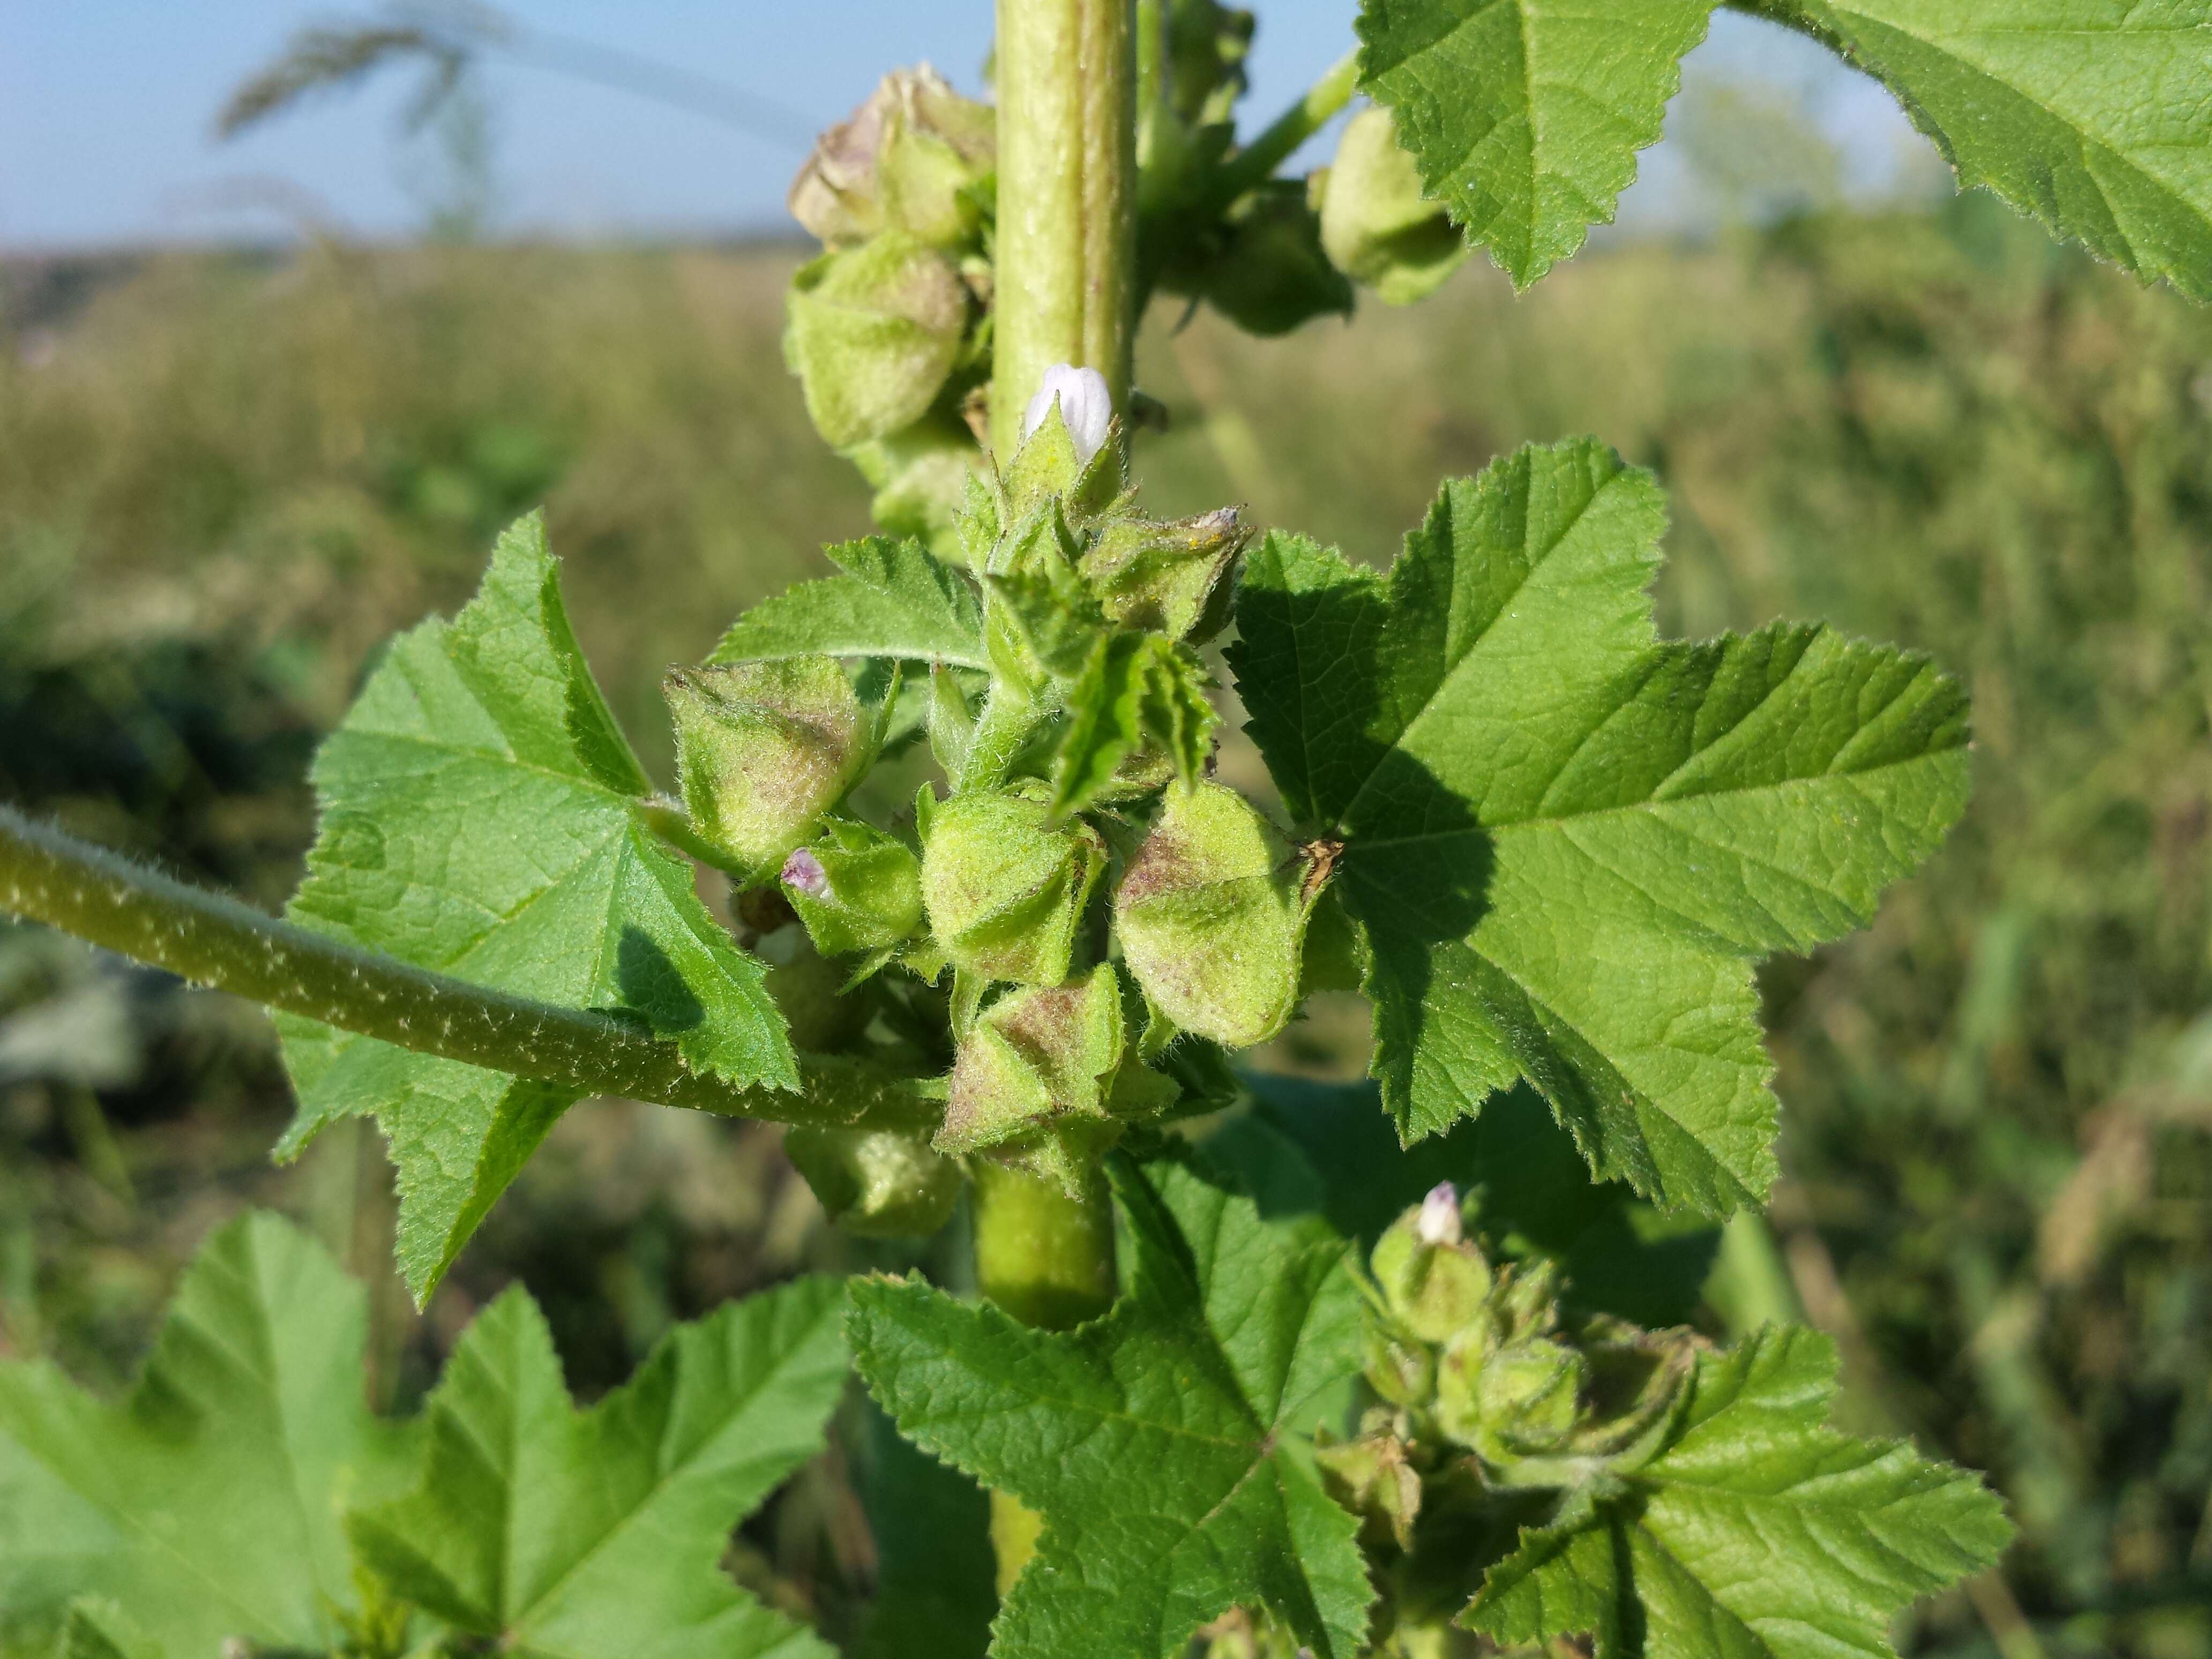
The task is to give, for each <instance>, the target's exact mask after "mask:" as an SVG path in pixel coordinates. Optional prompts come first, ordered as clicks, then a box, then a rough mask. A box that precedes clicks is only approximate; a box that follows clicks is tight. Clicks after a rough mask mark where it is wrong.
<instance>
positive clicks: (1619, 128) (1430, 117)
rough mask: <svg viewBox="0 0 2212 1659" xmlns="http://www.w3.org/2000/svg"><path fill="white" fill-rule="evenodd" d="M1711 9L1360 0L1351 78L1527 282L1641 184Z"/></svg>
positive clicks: (1619, 0)
mask: <svg viewBox="0 0 2212 1659" xmlns="http://www.w3.org/2000/svg"><path fill="white" fill-rule="evenodd" d="M1711 9H1712V7H1711V3H1710V0H1612V3H1609V4H1606V5H1601V6H1591V5H1589V4H1586V3H1582V0H1361V4H1360V8H1359V21H1358V31H1359V40H1360V54H1359V84H1360V88H1361V89H1362V90H1363V91H1364V92H1366V93H1367V94H1370V96H1372V97H1373V98H1374V99H1375V100H1376V101H1377V102H1378V103H1382V104H1386V105H1388V106H1389V108H1390V112H1391V113H1392V114H1393V115H1394V116H1395V117H1396V118H1397V124H1398V137H1399V141H1400V143H1402V144H1404V146H1405V147H1406V148H1407V149H1408V150H1410V151H1412V152H1413V159H1414V161H1416V162H1417V163H1419V167H1420V173H1421V183H1422V185H1424V187H1425V189H1426V191H1427V193H1428V194H1429V195H1430V196H1431V197H1435V198H1436V199H1437V200H1440V201H1442V202H1443V204H1445V206H1446V207H1447V208H1449V210H1450V211H1451V215H1452V216H1453V218H1455V219H1456V220H1457V221H1458V222H1460V223H1461V224H1462V226H1464V227H1465V228H1466V229H1467V233H1468V235H1469V236H1470V237H1472V238H1473V239H1474V240H1476V241H1479V242H1481V243H1484V244H1486V246H1488V247H1489V249H1490V257H1491V258H1492V259H1494V260H1495V261H1497V263H1498V269H1500V270H1503V271H1504V272H1505V273H1506V275H1508V276H1510V277H1511V278H1512V279H1513V285H1514V286H1515V287H1516V288H1527V287H1528V285H1529V284H1530V283H1533V282H1534V281H1535V280H1536V279H1537V278H1538V277H1540V276H1542V275H1543V274H1544V273H1545V272H1546V271H1547V270H1550V269H1551V268H1552V267H1553V265H1554V264H1557V263H1558V262H1559V260H1561V259H1565V258H1568V257H1569V256H1570V255H1571V254H1572V253H1573V252H1575V250H1576V249H1577V248H1579V247H1580V246H1582V245H1583V237H1584V236H1586V235H1587V234H1589V227H1590V226H1591V225H1593V224H1598V223H1609V222H1611V221H1612V218H1613V204H1614V202H1615V201H1616V200H1618V199H1619V197H1620V192H1621V191H1622V190H1623V189H1624V188H1626V186H1627V185H1628V183H1629V181H1630V180H1632V179H1634V178H1635V177H1636V152H1637V151H1638V150H1639V149H1643V148H1644V146H1645V145H1647V144H1649V143H1652V142H1653V141H1654V140H1655V139H1656V138H1657V137H1659V125H1660V122H1661V119H1662V118H1663V116H1664V115H1665V113H1666V109H1667V100H1668V99H1669V98H1671V97H1673V96H1674V90H1675V88H1677V87H1678V86H1680V84H1681V68H1680V64H1681V59H1682V54H1683V53H1685V52H1687V51H1689V49H1690V48H1691V47H1692V46H1696V45H1697V44H1698V42H1699V41H1700V40H1703V39H1704V38H1705V19H1706V15H1707V14H1708V13H1710V12H1711Z"/></svg>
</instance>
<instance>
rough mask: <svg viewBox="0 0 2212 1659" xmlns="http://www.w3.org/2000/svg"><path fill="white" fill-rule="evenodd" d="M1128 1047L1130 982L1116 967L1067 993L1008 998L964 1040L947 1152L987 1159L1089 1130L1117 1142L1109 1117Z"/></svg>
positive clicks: (944, 1134)
mask: <svg viewBox="0 0 2212 1659" xmlns="http://www.w3.org/2000/svg"><path fill="white" fill-rule="evenodd" d="M1125 1045H1126V1032H1125V1030H1124V1027H1123V1024H1122V1018H1121V980H1120V978H1119V976H1118V975H1115V972H1114V969H1113V967H1112V965H1111V964H1110V963H1100V964H1099V965H1098V966H1097V967H1096V968H1094V969H1091V972H1089V973H1088V974H1085V975H1083V977H1081V978H1080V979H1073V980H1070V981H1067V983H1066V984H1065V985H1052V986H1033V987H1026V988H1024V989H1022V990H1018V991H1014V992H1011V993H1009V994H1007V995H1006V996H1003V997H1001V998H1000V999H999V1000H998V1001H996V1002H994V1003H993V1004H992V1005H991V1006H989V1007H988V1008H987V1009H985V1010H984V1011H983V1012H982V1013H981V1016H979V1017H978V1018H977V1019H976V1021H975V1024H974V1025H973V1026H972V1027H970V1028H969V1032H968V1035H967V1036H965V1037H964V1038H963V1040H962V1042H961V1044H960V1050H959V1054H958V1055H957V1058H956V1059H955V1060H954V1061H953V1064H952V1079H951V1085H950V1092H949V1094H948V1096H947V1098H946V1102H945V1124H944V1127H942V1128H940V1129H939V1131H938V1133H937V1140H936V1145H937V1148H938V1150H939V1152H954V1153H963V1154H964V1153H969V1152H986V1151H989V1150H990V1149H992V1148H994V1147H999V1146H1006V1144H1007V1143H1009V1142H1011V1141H1016V1140H1020V1139H1025V1138H1027V1137H1030V1136H1031V1135H1034V1134H1036V1133H1038V1132H1039V1131H1040V1130H1042V1129H1045V1128H1048V1127H1054V1128H1060V1129H1064V1130H1066V1129H1080V1128H1082V1127H1084V1126H1085V1123H1086V1122H1087V1123H1088V1124H1090V1125H1091V1126H1095V1128H1096V1130H1097V1132H1100V1138H1101V1139H1102V1140H1103V1139H1111V1137H1112V1134H1113V1133H1115V1126H1114V1125H1113V1124H1112V1122H1111V1114H1110V1112H1109V1099H1110V1095H1111V1091H1112V1089H1113V1086H1114V1083H1115V1074H1116V1073H1118V1072H1119V1071H1120V1069H1121V1058H1122V1053H1123V1049H1124V1047H1125Z"/></svg>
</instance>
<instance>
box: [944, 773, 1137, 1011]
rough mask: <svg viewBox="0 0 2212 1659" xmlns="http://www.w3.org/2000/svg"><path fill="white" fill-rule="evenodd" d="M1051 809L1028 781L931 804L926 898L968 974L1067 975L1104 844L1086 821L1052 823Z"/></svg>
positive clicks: (1042, 978) (1039, 979)
mask: <svg viewBox="0 0 2212 1659" xmlns="http://www.w3.org/2000/svg"><path fill="white" fill-rule="evenodd" d="M1046 817H1047V808H1046V804H1045V799H1044V797H1043V794H1042V791H1038V790H1034V789H1028V788H1023V789H1019V790H1008V791H1000V792H991V793H982V792H979V793H974V794H967V795H955V796H953V797H952V799H950V800H948V801H945V802H944V803H942V804H941V805H938V806H936V807H935V808H933V810H932V811H931V812H930V814H929V822H928V823H927V827H926V828H925V829H924V831H923V841H922V854H921V896H922V903H923V905H924V907H925V908H927V911H928V913H929V925H930V929H931V931H932V932H933V933H934V934H935V935H936V939H937V942H938V944H939V945H941V946H942V947H943V948H944V951H945V955H946V956H948V957H951V960H952V963H953V965H954V966H955V967H957V968H958V969H960V970H961V971H962V972H963V973H967V974H970V975H975V976H976V977H977V978H980V979H984V980H1012V981H1017V982H1018V983H1020V984H1024V985H1057V984H1058V983H1059V982H1060V981H1061V980H1063V979H1065V978H1066V977H1067V965H1068V963H1069V961H1070V959H1071V958H1072V957H1073V954H1074V951H1075V929H1076V924H1077V923H1078V922H1079V921H1080V920H1081V919H1082V915H1083V907H1084V905H1085V902H1087V901H1088V900H1089V899H1090V896H1091V888H1092V886H1093V885H1094V884H1096V883H1097V879H1098V874H1099V872H1100V871H1101V870H1102V869H1103V868H1104V867H1105V863H1106V847H1105V843H1104V842H1102V841H1100V840H1099V838H1098V835H1097V831H1096V830H1094V829H1091V827H1090V826H1089V825H1087V824H1085V823H1082V822H1081V821H1080V820H1075V821H1072V822H1070V823H1066V824H1065V825H1063V826H1062V827H1061V828H1060V829H1047V828H1046V827H1045V820H1046Z"/></svg>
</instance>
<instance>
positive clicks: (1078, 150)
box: [991, 0, 1137, 464]
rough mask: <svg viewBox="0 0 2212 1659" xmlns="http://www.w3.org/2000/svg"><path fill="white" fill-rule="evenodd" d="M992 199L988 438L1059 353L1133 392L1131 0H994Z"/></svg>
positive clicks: (999, 447)
mask: <svg viewBox="0 0 2212 1659" xmlns="http://www.w3.org/2000/svg"><path fill="white" fill-rule="evenodd" d="M998 23H999V40H998V53H997V62H998V70H997V78H998V96H999V210H998V226H997V233H996V234H997V244H996V260H997V265H996V269H995V270H994V273H993V281H992V338H991V349H992V355H993V361H992V377H991V447H993V449H994V450H995V451H996V452H997V453H998V454H999V456H1000V460H1001V463H1002V464H1003V463H1004V461H1005V459H1006V458H1007V457H1010V456H1011V455H1012V453H1014V449H1015V447H1016V445H1017V444H1018V441H1020V436H1021V419H1022V410H1023V409H1024V406H1025V405H1026V404H1028V402H1029V400H1030V398H1031V396H1033V395H1034V394H1035V393H1036V390H1037V388H1038V386H1040V385H1042V383H1043V380H1044V374H1045V371H1046V370H1047V369H1048V368H1052V367H1053V366H1054V365H1055V364H1058V363H1071V364H1073V365H1074V366H1076V367H1077V368H1095V369H1097V371H1098V372H1099V373H1100V374H1103V375H1104V376H1105V377H1106V385H1107V388H1108V390H1109V391H1110V392H1112V393H1113V398H1114V407H1115V410H1117V411H1120V412H1121V413H1124V414H1126V413H1127V410H1128V406H1129V369H1130V349H1131V341H1132V338H1133V333H1134V328H1135V321H1136V318H1135V299H1136V294H1135V280H1136V252H1137V235H1136V201H1137V64H1136V23H1135V6H1134V4H1133V0H998Z"/></svg>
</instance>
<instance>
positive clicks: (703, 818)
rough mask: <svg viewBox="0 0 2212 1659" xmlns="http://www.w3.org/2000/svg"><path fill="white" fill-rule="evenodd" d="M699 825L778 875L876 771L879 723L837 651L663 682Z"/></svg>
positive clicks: (679, 674)
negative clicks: (872, 739)
mask: <svg viewBox="0 0 2212 1659" xmlns="http://www.w3.org/2000/svg"><path fill="white" fill-rule="evenodd" d="M661 690H662V694H663V695H664V696H666V698H667V699H668V708H669V712H670V714H671V715H672V716H673V717H674V720H675V725H676V768H677V772H678V776H679V777H680V778H681V779H682V781H683V788H684V806H685V808H686V810H687V811H690V815H691V822H692V826H693V828H694V829H696V830H697V831H698V833H699V835H700V836H701V837H702V839H704V840H705V841H706V842H708V844H710V845H711V846H713V847H714V848H718V849H720V851H721V852H723V853H725V854H727V855H728V857H729V858H730V860H731V861H732V863H733V864H734V865H735V866H736V867H738V869H740V870H743V871H746V872H754V873H757V874H761V875H767V874H773V873H774V872H775V869H776V867H777V866H779V865H780V864H781V862H782V861H783V859H784V857H785V855H786V854H788V853H789V852H790V851H791V850H792V848H794V847H797V846H798V845H799V843H800V842H803V841H805V839H806V837H807V836H808V835H809V833H810V832H811V830H812V829H813V828H814V825H815V823H817V821H818V820H819V819H820V818H821V817H822V815H823V813H825V812H827V811H829V809H830V808H831V807H832V806H835V805H836V804H837V802H838V801H839V800H840V799H842V797H843V795H844V793H845V792H846V791H847V790H848V789H849V788H851V787H853V785H854V782H855V781H858V779H859V777H860V774H861V773H862V772H864V771H865V770H866V769H867V763H868V761H869V758H870V757H869V754H868V733H869V731H870V722H869V720H868V719H867V718H866V714H864V712H863V711H862V709H861V707H860V697H859V696H858V695H857V694H856V693H855V692H854V690H853V683H852V681H851V680H849V679H848V678H846V675H845V671H844V670H843V669H842V667H840V666H839V665H838V664H837V661H836V659H835V658H834V657H793V658H791V659H787V660H785V661H781V662H748V663H735V664H731V665H726V666H722V667H714V668H684V669H678V670H676V671H674V672H672V673H671V674H670V675H669V676H668V678H667V679H666V680H665V681H664V682H663V683H662V686H661Z"/></svg>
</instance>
